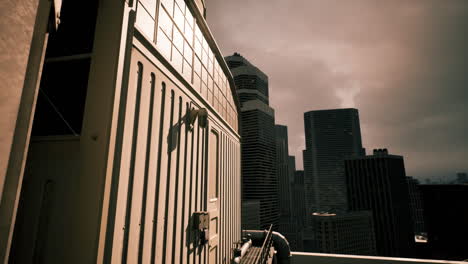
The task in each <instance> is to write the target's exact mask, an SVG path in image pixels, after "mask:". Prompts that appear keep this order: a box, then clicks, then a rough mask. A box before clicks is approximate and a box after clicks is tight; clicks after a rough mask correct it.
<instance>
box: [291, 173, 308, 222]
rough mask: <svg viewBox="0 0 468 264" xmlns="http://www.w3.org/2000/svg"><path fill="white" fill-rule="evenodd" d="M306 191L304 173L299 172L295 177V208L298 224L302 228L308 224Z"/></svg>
mask: <svg viewBox="0 0 468 264" xmlns="http://www.w3.org/2000/svg"><path fill="white" fill-rule="evenodd" d="M304 189H305V188H304V171H301V170H298V171H296V173H295V176H294V192H293V201H294V207H293V208H294V216H295V218H296V223H297V225H298V226H300V227H304V225H305V222H306V210H305V192H304Z"/></svg>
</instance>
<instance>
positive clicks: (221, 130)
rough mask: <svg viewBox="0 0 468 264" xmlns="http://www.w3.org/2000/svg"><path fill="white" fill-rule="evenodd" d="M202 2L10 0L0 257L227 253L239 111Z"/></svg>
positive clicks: (210, 256) (235, 221) (71, 259)
mask: <svg viewBox="0 0 468 264" xmlns="http://www.w3.org/2000/svg"><path fill="white" fill-rule="evenodd" d="M204 2H205V1H204V0H186V1H181V0H176V1H174V0H161V1H159V0H141V1H138V0H136V1H120V2H119V3H116V2H115V1H111V0H98V1H91V0H90V1H84V2H83V1H72V0H63V1H48V0H19V1H15V2H14V3H13V2H11V3H10V2H8V3H6V4H7V6H6V7H5V8H6V9H5V10H8V12H9V15H8V16H2V17H1V18H0V25H1V26H2V28H1V30H2V39H5V40H7V41H6V42H3V41H2V51H1V58H2V61H10V62H11V63H9V65H10V66H11V70H10V69H9V70H8V71H6V72H5V71H2V72H1V73H0V74H1V79H2V80H9V81H8V83H9V84H8V85H7V86H6V87H5V89H3V87H2V89H1V93H2V98H5V101H4V102H5V104H3V103H2V104H1V106H0V108H1V110H2V111H1V112H2V114H4V115H2V117H0V121H1V122H0V124H1V127H0V128H1V133H0V134H1V135H2V144H0V145H1V146H2V149H0V157H1V161H2V163H1V166H2V168H1V169H0V199H1V200H0V211H1V213H0V223H1V224H0V226H1V228H0V262H2V263H36V262H37V263H190V262H193V261H194V260H195V259H197V260H198V261H199V262H198V263H210V264H211V263H227V262H230V261H231V260H232V259H233V256H234V255H233V251H232V245H233V243H234V242H236V241H239V239H240V236H241V226H240V221H241V219H240V215H241V206H240V199H241V197H240V195H241V189H240V188H241V186H240V180H241V178H240V135H239V133H238V118H239V112H240V105H239V101H238V97H237V94H236V91H235V86H234V80H233V78H232V76H231V73H230V71H229V68H228V66H227V64H226V62H225V61H224V58H223V56H222V54H221V53H220V51H219V48H218V46H217V45H216V42H215V40H214V38H213V35H212V34H211V32H210V30H209V28H208V25H207V23H206V20H205V19H204V17H205V14H206V8H205V3H204ZM19 18H21V23H17V22H18V19H19ZM4 25H9V26H8V28H5V27H4ZM19 33H20V34H19ZM11 53H14V54H18V56H16V55H15V56H11V55H10V54H11ZM4 95H5V97H3V96H4ZM2 102H3V101H2ZM4 131H6V132H7V136H6V137H5V139H3V135H4ZM5 135H6V134H5ZM3 146H8V148H3ZM3 161H5V163H3Z"/></svg>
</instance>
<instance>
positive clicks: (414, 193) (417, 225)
mask: <svg viewBox="0 0 468 264" xmlns="http://www.w3.org/2000/svg"><path fill="white" fill-rule="evenodd" d="M406 181H407V183H408V192H409V199H410V213H411V219H413V230H414V233H415V235H422V233H425V232H426V229H425V227H424V209H423V198H422V193H421V189H420V184H419V181H418V180H417V179H415V178H413V177H410V176H408V177H406Z"/></svg>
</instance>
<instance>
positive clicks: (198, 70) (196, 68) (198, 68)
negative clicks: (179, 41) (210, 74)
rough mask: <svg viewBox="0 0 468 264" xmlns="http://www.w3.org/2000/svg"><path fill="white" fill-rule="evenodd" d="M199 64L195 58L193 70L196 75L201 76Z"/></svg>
mask: <svg viewBox="0 0 468 264" xmlns="http://www.w3.org/2000/svg"><path fill="white" fill-rule="evenodd" d="M201 67H202V66H201V62H200V60H199V59H198V57H196V56H195V60H194V63H193V68H194V70H195V72H196V73H197V74H198V75H201Z"/></svg>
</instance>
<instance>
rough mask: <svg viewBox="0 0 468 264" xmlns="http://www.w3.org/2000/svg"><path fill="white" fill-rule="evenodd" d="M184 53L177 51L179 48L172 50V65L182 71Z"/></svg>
mask: <svg viewBox="0 0 468 264" xmlns="http://www.w3.org/2000/svg"><path fill="white" fill-rule="evenodd" d="M183 60H184V59H183V57H182V54H181V53H180V52H179V51H177V49H173V50H172V65H174V67H175V68H176V70H177V71H179V72H182V61H183Z"/></svg>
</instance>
